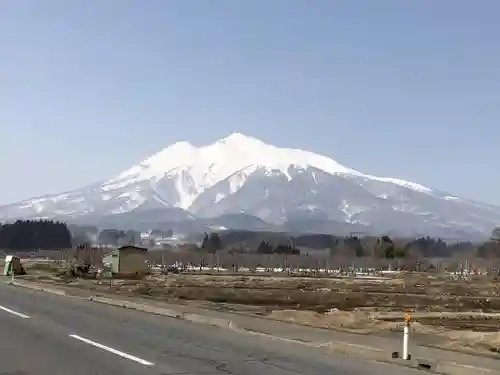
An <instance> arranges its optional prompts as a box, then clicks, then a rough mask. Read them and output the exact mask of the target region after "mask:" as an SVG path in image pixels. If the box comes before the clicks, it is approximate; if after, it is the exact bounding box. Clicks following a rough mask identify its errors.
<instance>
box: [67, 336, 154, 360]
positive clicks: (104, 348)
mask: <svg viewBox="0 0 500 375" xmlns="http://www.w3.org/2000/svg"><path fill="white" fill-rule="evenodd" d="M69 337H71V338H74V339H77V340H80V341H83V342H84V343H86V344H89V345H93V346H95V347H96V348H99V349H102V350H106V351H108V352H110V353H113V354H116V355H119V356H120V357H123V358H127V359H130V360H131V361H134V362H137V363H140V364H141V365H144V366H154V363H153V362H149V361H146V360H144V359H142V358H139V357H136V356H133V355H130V354H127V353H124V352H122V351H120V350H116V349H113V348H110V347H109V346H106V345H103V344H99V343H98V342H95V341H92V340H89V339H86V338H85V337H81V336H78V335H69Z"/></svg>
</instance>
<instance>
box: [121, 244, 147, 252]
mask: <svg viewBox="0 0 500 375" xmlns="http://www.w3.org/2000/svg"><path fill="white" fill-rule="evenodd" d="M116 250H117V251H123V250H138V251H148V249H146V248H145V247H138V246H131V245H127V246H122V247H119V248H118V249H116Z"/></svg>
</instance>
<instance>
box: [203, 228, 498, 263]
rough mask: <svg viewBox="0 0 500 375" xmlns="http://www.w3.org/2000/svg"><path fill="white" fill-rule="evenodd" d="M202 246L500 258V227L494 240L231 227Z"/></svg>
mask: <svg viewBox="0 0 500 375" xmlns="http://www.w3.org/2000/svg"><path fill="white" fill-rule="evenodd" d="M201 249H202V250H205V251H207V252H209V253H215V252H217V251H219V250H225V251H229V252H233V253H248V252H255V253H258V254H295V255H298V254H302V255H307V254H311V253H315V252H317V251H323V252H324V251H325V250H326V251H328V252H329V255H330V256H345V257H358V258H361V257H375V258H383V259H403V258H409V257H412V258H450V257H453V256H455V255H462V254H468V255H471V256H475V257H479V258H500V229H499V230H496V231H494V232H493V235H492V237H491V239H490V240H488V241H485V242H484V243H481V244H473V243H471V242H454V243H447V242H445V241H443V240H441V239H439V238H437V239H436V238H431V237H420V238H416V239H404V238H390V237H389V236H380V237H358V236H345V237H339V236H333V235H327V234H307V235H302V236H296V237H294V236H286V235H284V234H283V233H270V232H245V231H228V232H220V233H210V234H207V233H205V236H204V239H203V241H202V244H201Z"/></svg>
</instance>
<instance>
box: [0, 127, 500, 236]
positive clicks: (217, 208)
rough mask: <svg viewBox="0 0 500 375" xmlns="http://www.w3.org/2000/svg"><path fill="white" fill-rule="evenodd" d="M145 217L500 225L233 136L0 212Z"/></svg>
mask: <svg viewBox="0 0 500 375" xmlns="http://www.w3.org/2000/svg"><path fill="white" fill-rule="evenodd" d="M149 212H154V213H155V215H158V212H163V213H164V214H165V215H167V213H168V215H167V216H168V220H166V221H181V220H199V219H200V218H205V219H206V218H216V217H219V216H222V215H232V214H241V213H245V214H248V215H252V216H255V217H257V218H260V219H262V220H264V221H266V222H268V223H272V224H273V225H284V224H286V223H297V221H298V222H309V223H318V222H321V223H323V224H322V225H323V227H324V226H325V223H329V222H332V223H334V222H337V223H338V222H341V223H347V224H356V225H358V226H359V225H361V226H366V227H370V228H376V230H377V231H380V232H388V231H392V232H397V233H402V232H408V233H414V234H430V235H432V234H435V233H446V232H449V233H460V232H463V233H470V232H475V233H484V234H485V235H488V234H489V233H491V230H492V229H493V227H495V226H496V225H497V224H498V223H500V207H496V206H491V205H488V204H483V203H479V202H474V201H471V200H467V199H462V198H459V197H456V196H454V195H451V194H448V193H444V192H440V191H437V190H434V189H431V188H428V187H425V186H422V185H419V184H416V183H412V182H408V181H403V180H399V179H395V178H385V177H384V178H382V177H376V176H371V175H367V174H363V173H360V172H358V171H355V170H353V169H350V168H347V167H345V166H342V165H340V164H339V163H337V162H335V161H334V160H332V159H330V158H328V157H325V156H321V155H317V154H314V153H312V152H308V151H303V150H296V149H287V148H278V147H275V146H272V145H269V144H266V143H264V142H262V141H260V140H258V139H255V138H252V137H248V136H245V135H242V134H239V133H234V134H231V135H230V136H228V137H226V138H224V139H221V140H219V141H217V142H215V143H213V144H210V145H208V146H203V147H195V146H193V145H191V144H190V143H188V142H178V143H175V144H173V145H171V146H169V147H167V148H165V149H164V150H162V151H160V152H159V153H157V154H155V155H153V156H152V157H150V158H149V159H147V160H145V161H143V162H142V163H140V164H137V165H135V166H133V167H132V168H130V169H128V170H126V171H124V172H123V173H120V174H119V175H117V176H115V177H113V178H112V179H110V180H108V181H104V182H101V183H97V184H94V185H91V186H89V187H86V188H83V189H79V190H75V191H71V192H67V193H64V194H58V195H50V196H43V197H39V198H35V199H28V200H25V201H22V202H19V203H15V204H11V205H7V206H2V207H0V220H11V219H15V218H37V217H56V218H66V219H68V220H71V219H77V218H82V217H87V218H95V217H102V216H106V215H107V217H108V218H112V217H113V216H109V215H119V214H127V215H135V214H137V215H142V216H144V215H146V216H147V215H148V213H149ZM162 215H163V214H162ZM311 225H312V224H311ZM327 226H328V225H327Z"/></svg>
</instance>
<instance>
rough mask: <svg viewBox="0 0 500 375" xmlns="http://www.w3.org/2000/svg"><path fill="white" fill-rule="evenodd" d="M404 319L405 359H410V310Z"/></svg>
mask: <svg viewBox="0 0 500 375" xmlns="http://www.w3.org/2000/svg"><path fill="white" fill-rule="evenodd" d="M404 319H405V325H404V328H403V359H405V360H408V359H410V358H409V354H408V342H409V336H410V321H411V314H410V313H409V312H405V315H404Z"/></svg>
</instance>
